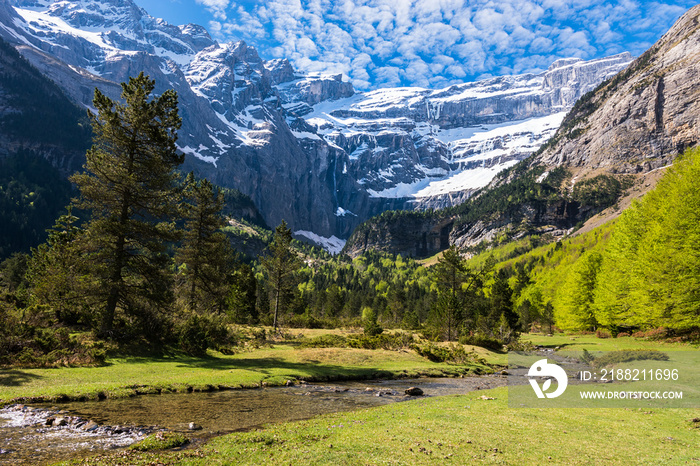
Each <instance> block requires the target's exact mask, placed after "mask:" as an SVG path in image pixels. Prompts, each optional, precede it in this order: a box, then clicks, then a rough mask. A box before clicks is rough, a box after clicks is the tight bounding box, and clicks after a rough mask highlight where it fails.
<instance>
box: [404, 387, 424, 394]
mask: <svg viewBox="0 0 700 466" xmlns="http://www.w3.org/2000/svg"><path fill="white" fill-rule="evenodd" d="M404 393H405V394H406V395H408V396H423V390H421V389H420V388H418V387H410V388H407V389H406V391H404Z"/></svg>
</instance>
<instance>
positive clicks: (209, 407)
mask: <svg viewBox="0 0 700 466" xmlns="http://www.w3.org/2000/svg"><path fill="white" fill-rule="evenodd" d="M504 384H505V378H498V377H469V378H463V379H416V380H388V381H371V382H346V383H342V384H337V385H318V384H304V385H298V386H293V387H275V388H264V389H254V390H230V391H219V392H210V393H182V394H168V395H151V396H141V397H135V398H127V399H120V400H104V401H99V402H74V403H63V404H61V405H60V410H61V412H60V414H57V412H56V411H57V409H58V408H53V409H52V408H51V407H49V406H43V407H41V406H38V405H37V406H38V407H39V408H40V409H38V410H35V409H32V408H23V409H18V408H17V407H15V408H8V409H4V410H0V464H42V463H47V462H53V461H58V460H61V459H69V458H75V457H81V456H85V455H90V454H95V453H97V452H100V451H105V450H109V449H115V448H122V447H125V446H127V445H129V444H131V443H133V442H135V441H138V440H140V439H141V438H143V437H144V436H145V435H147V434H148V433H149V432H153V431H154V430H157V429H162V428H164V429H168V430H173V431H181V432H188V435H189V436H190V437H195V438H196V439H200V440H201V439H207V438H210V437H212V436H215V435H219V434H223V433H228V432H234V431H239V430H246V429H250V428H255V427H259V426H262V425H264V424H269V423H276V422H287V421H294V420H299V419H308V418H311V417H313V416H316V415H319V414H324V413H334V412H339V411H353V410H356V409H361V408H368V407H372V406H379V405H384V404H388V403H393V402H397V401H405V400H408V399H411V397H408V396H406V395H404V390H405V389H406V388H408V387H410V386H418V387H420V388H422V389H423V391H424V392H425V395H426V396H440V395H452V394H464V393H468V392H470V391H474V390H478V389H487V388H493V387H496V386H500V385H504ZM41 408H43V409H41ZM57 416H64V417H65V418H66V419H68V420H69V421H70V422H68V424H67V425H65V426H46V421H47V419H48V418H50V417H57ZM87 420H91V421H94V422H95V423H97V424H99V425H100V427H99V428H94V424H93V428H92V429H91V430H89V431H87V430H85V427H86V425H85V424H83V425H81V423H82V422H85V421H87ZM190 423H195V424H197V425H198V426H201V429H200V430H197V431H190V429H189V427H190V426H189V424H190ZM108 426H109V427H108Z"/></svg>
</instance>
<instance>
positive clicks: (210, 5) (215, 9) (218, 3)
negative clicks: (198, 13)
mask: <svg viewBox="0 0 700 466" xmlns="http://www.w3.org/2000/svg"><path fill="white" fill-rule="evenodd" d="M195 1H196V2H197V3H198V4H200V5H203V6H204V7H205V8H206V9H207V10H209V11H210V12H211V14H212V15H214V17H215V18H216V19H223V20H225V19H226V9H227V8H228V6H229V0H195Z"/></svg>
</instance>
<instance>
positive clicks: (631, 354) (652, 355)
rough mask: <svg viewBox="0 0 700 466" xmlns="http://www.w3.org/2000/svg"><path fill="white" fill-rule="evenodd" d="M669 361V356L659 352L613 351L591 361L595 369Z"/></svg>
mask: <svg viewBox="0 0 700 466" xmlns="http://www.w3.org/2000/svg"><path fill="white" fill-rule="evenodd" d="M644 360H653V361H668V355H667V354H666V353H663V352H661V351H657V350H623V351H611V352H609V353H605V354H603V355H602V356H600V357H598V358H595V359H594V360H593V361H591V363H592V365H593V366H594V367H598V368H600V367H606V366H612V365H614V364H620V363H623V362H630V361H644Z"/></svg>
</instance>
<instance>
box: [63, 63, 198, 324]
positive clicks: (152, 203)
mask: <svg viewBox="0 0 700 466" xmlns="http://www.w3.org/2000/svg"><path fill="white" fill-rule="evenodd" d="M154 88H155V82H154V81H152V80H150V79H149V78H148V77H147V76H145V75H144V74H143V73H141V74H140V75H139V76H138V77H136V78H130V79H129V82H128V83H123V84H122V93H121V97H122V99H123V101H124V103H119V102H115V101H113V100H111V99H110V98H109V97H107V96H105V95H104V94H102V93H101V92H100V91H99V90H95V98H94V100H93V104H94V106H95V109H96V110H97V115H92V114H91V123H92V129H93V133H94V139H93V146H92V148H91V149H90V150H88V152H87V154H86V158H87V162H86V163H85V165H84V169H85V171H84V172H83V173H80V174H76V175H74V176H73V177H72V178H71V179H72V181H73V182H74V183H75V184H76V185H77V186H78V189H79V190H80V197H79V198H78V199H77V200H76V201H75V204H76V206H77V207H79V208H81V209H85V210H87V211H89V212H90V215H91V219H90V221H89V223H88V224H87V226H86V227H85V229H86V232H85V235H84V236H83V238H84V240H85V242H86V246H88V247H89V254H87V256H86V257H85V260H86V261H87V263H88V266H89V268H90V270H91V273H92V274H93V276H94V277H96V278H97V282H98V284H97V286H96V287H94V289H93V290H92V292H93V293H94V294H95V295H96V296H98V297H99V298H100V299H101V300H102V302H103V303H104V304H103V305H102V306H101V309H100V315H101V316H100V317H101V319H100V320H101V323H100V333H101V334H103V335H109V334H110V333H111V331H112V330H113V328H114V322H115V316H116V314H117V311H123V312H124V313H125V314H126V315H129V316H130V317H132V318H136V319H137V320H139V321H140V323H141V324H142V325H143V330H144V331H149V332H156V331H158V328H157V326H158V324H157V320H158V319H155V318H153V319H152V318H150V316H151V312H152V311H154V310H156V309H162V308H163V307H164V306H165V305H166V304H168V303H170V302H171V301H172V286H171V283H172V281H171V279H170V277H169V276H168V273H167V268H168V265H169V261H170V259H169V257H168V256H167V255H166V248H167V246H168V244H169V242H170V241H172V240H174V239H175V228H174V224H173V223H172V219H173V217H174V215H175V214H176V208H177V202H176V200H177V196H176V191H177V188H176V186H177V183H176V179H177V177H176V173H175V169H176V168H177V167H178V166H179V165H180V164H182V162H183V160H184V156H183V155H182V154H179V153H178V152H177V148H176V145H175V142H176V140H177V135H176V131H177V130H178V129H179V128H180V125H181V119H180V117H179V116H178V109H177V94H176V93H175V91H173V90H167V91H165V92H164V93H163V94H161V95H160V96H158V97H153V98H151V93H152V92H153V90H154Z"/></svg>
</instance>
